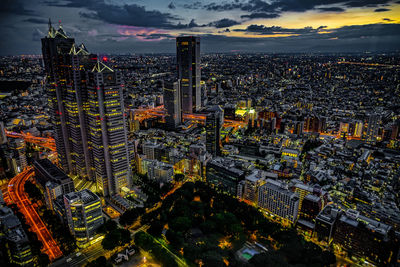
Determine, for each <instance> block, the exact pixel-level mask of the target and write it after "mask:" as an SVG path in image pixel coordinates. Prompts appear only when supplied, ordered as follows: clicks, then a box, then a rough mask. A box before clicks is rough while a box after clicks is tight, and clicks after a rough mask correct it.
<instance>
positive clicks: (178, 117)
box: [164, 80, 182, 130]
mask: <svg viewBox="0 0 400 267" xmlns="http://www.w3.org/2000/svg"><path fill="white" fill-rule="evenodd" d="M181 105H182V103H181V90H180V81H179V80H178V81H177V82H174V81H165V83H164V107H165V109H166V110H167V116H166V118H165V123H166V126H167V129H171V130H173V129H175V128H176V127H177V126H178V125H179V124H180V123H181V121H182V106H181Z"/></svg>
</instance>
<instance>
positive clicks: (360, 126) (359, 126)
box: [353, 121, 364, 138]
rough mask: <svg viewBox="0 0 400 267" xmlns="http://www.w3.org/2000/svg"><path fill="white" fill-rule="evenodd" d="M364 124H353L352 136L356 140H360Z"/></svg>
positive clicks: (360, 122) (357, 122)
mask: <svg viewBox="0 0 400 267" xmlns="http://www.w3.org/2000/svg"><path fill="white" fill-rule="evenodd" d="M363 129H364V123H363V122H362V121H356V122H355V123H354V132H353V136H354V137H357V138H361V137H362V134H363Z"/></svg>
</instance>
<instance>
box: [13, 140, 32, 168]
mask: <svg viewBox="0 0 400 267" xmlns="http://www.w3.org/2000/svg"><path fill="white" fill-rule="evenodd" d="M8 142H9V147H10V149H11V150H10V152H11V154H10V155H9V162H10V164H9V166H11V170H12V173H13V174H14V175H17V174H18V173H19V172H21V171H22V170H23V169H24V168H25V167H26V166H28V162H27V159H26V154H25V153H26V144H25V141H24V140H23V139H9V141H8Z"/></svg>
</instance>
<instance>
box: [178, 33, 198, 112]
mask: <svg viewBox="0 0 400 267" xmlns="http://www.w3.org/2000/svg"><path fill="white" fill-rule="evenodd" d="M176 58H177V69H178V79H179V80H180V81H181V90H182V95H181V101H182V112H184V113H193V112H195V111H198V110H199V109H200V107H201V87H200V86H201V85H200V79H201V70H200V38H199V37H194V36H182V37H178V38H176Z"/></svg>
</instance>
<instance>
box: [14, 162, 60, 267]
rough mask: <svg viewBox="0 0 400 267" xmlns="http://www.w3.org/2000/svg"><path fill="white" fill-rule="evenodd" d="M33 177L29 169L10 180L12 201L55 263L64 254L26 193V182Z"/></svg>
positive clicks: (31, 170) (30, 168) (32, 172)
mask: <svg viewBox="0 0 400 267" xmlns="http://www.w3.org/2000/svg"><path fill="white" fill-rule="evenodd" d="M33 175H34V171H33V168H32V167H27V168H26V169H25V170H24V171H22V172H21V173H19V174H18V175H17V176H15V177H14V178H12V179H11V180H10V182H9V184H8V193H9V196H10V198H11V200H12V201H13V202H14V203H15V204H17V206H18V208H19V210H20V211H21V212H22V214H23V215H24V216H25V218H26V220H27V223H28V224H29V225H30V226H32V229H33V230H34V231H35V233H36V234H37V236H38V239H39V240H40V241H41V242H42V243H43V245H44V252H45V253H46V254H47V255H48V256H49V259H50V260H51V261H53V260H54V259H57V258H59V257H61V256H62V252H61V250H60V248H59V246H58V245H57V243H56V242H55V241H54V239H53V237H52V236H51V234H50V232H49V230H48V229H47V227H46V225H45V224H44V223H43V221H42V219H41V218H40V216H39V214H38V213H37V212H36V210H35V209H34V207H33V206H32V203H31V201H30V200H29V199H28V197H27V195H26V193H25V191H24V185H25V182H26V181H27V180H28V179H29V178H30V177H31V176H33Z"/></svg>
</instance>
